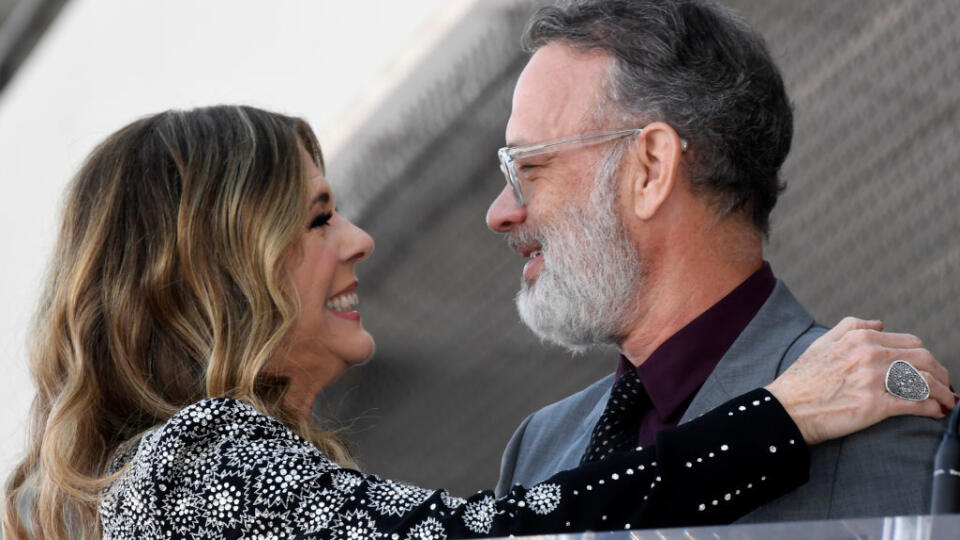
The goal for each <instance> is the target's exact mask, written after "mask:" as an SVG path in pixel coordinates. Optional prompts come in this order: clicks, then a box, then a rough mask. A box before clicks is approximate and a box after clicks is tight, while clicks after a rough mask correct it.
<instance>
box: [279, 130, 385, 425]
mask: <svg viewBox="0 0 960 540" xmlns="http://www.w3.org/2000/svg"><path fill="white" fill-rule="evenodd" d="M301 155H302V157H303V161H304V164H305V167H306V168H305V171H306V174H307V178H308V179H309V185H310V200H311V206H310V213H309V218H308V221H307V222H306V223H304V224H303V231H304V232H303V237H302V240H301V244H300V250H299V252H298V253H295V255H294V260H293V261H292V265H293V267H292V277H293V283H294V287H295V288H296V292H297V295H298V296H299V298H300V316H299V319H298V320H297V323H296V326H295V327H294V329H293V332H292V336H291V340H290V349H289V352H288V355H287V357H286V361H285V362H284V365H283V366H280V371H281V373H282V374H283V375H286V376H287V377H289V378H290V387H289V389H288V394H287V395H288V398H289V399H290V400H291V401H292V402H294V403H295V404H297V405H298V406H299V407H306V408H309V405H310V404H312V403H313V398H314V397H315V396H316V394H317V393H318V392H319V391H320V390H322V389H323V388H324V387H325V386H326V385H328V384H329V383H331V382H333V380H334V379H336V378H337V377H339V376H340V374H341V373H343V371H344V370H345V369H346V368H348V367H349V366H351V365H354V364H359V363H361V362H363V361H365V360H367V359H368V358H370V356H371V355H372V354H373V338H372V337H371V336H370V334H369V333H367V331H366V330H364V329H363V325H362V323H361V319H360V312H359V311H358V310H357V304H358V297H357V286H358V282H357V277H356V273H355V271H354V270H355V266H356V264H357V263H358V262H360V261H362V260H363V259H365V258H367V256H369V255H370V253H371V252H372V251H373V239H372V238H370V235H368V234H367V233H366V232H364V231H363V230H362V229H360V228H358V227H357V226H356V225H354V224H353V223H350V222H349V221H347V220H346V219H345V218H343V217H342V216H340V215H339V214H338V213H337V211H336V208H335V207H334V202H333V192H332V191H331V190H330V184H328V183H327V180H326V178H325V177H324V176H323V172H322V171H321V170H320V169H319V167H317V165H316V164H315V163H314V162H313V160H312V159H310V157H309V155H308V154H307V153H306V151H303V150H302V149H301Z"/></svg>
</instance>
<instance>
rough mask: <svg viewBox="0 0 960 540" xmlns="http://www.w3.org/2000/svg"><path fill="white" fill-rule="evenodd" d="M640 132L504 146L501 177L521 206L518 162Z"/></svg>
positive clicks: (683, 143)
mask: <svg viewBox="0 0 960 540" xmlns="http://www.w3.org/2000/svg"><path fill="white" fill-rule="evenodd" d="M641 131H643V128H631V129H619V130H616V131H600V132H597V133H588V134H586V135H581V136H579V137H574V138H572V139H564V140H562V141H550V142H545V143H539V144H533V145H530V146H505V147H503V148H501V149H500V150H497V157H498V158H499V159H500V170H501V171H502V172H503V176H504V177H506V179H507V184H508V185H509V186H510V187H511V188H512V189H513V196H514V197H515V198H516V199H517V204H519V205H520V206H523V205H524V202H523V191H521V189H520V174H519V173H518V171H517V162H518V161H521V160H524V159H527V158H531V157H534V156H540V155H543V154H552V153H554V152H561V151H563V150H573V149H575V148H583V147H585V146H593V145H595V144H602V143H605V142H609V141H612V140H616V139H622V138H624V137H630V136H635V135H638V134H640V132H641ZM680 149H681V151H684V152H686V151H687V141H685V140H683V139H680Z"/></svg>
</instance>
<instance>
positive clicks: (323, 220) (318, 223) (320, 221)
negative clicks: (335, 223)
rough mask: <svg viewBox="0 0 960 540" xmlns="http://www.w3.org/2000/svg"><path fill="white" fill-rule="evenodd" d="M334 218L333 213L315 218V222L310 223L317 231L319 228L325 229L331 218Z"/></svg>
mask: <svg viewBox="0 0 960 540" xmlns="http://www.w3.org/2000/svg"><path fill="white" fill-rule="evenodd" d="M332 217H333V212H327V213H325V214H320V215H318V216H317V217H315V218H313V221H311V222H310V228H311V229H316V228H318V227H325V226H327V225H329V224H330V218H332Z"/></svg>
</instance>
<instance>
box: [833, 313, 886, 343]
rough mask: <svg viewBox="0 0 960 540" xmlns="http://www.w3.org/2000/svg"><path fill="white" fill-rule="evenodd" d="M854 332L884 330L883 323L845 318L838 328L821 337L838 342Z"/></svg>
mask: <svg viewBox="0 0 960 540" xmlns="http://www.w3.org/2000/svg"><path fill="white" fill-rule="evenodd" d="M854 330H874V331H881V330H883V321H872V320H866V319H858V318H856V317H844V318H843V319H842V320H841V321H840V322H838V323H837V325H836V326H834V327H833V328H831V329H830V330H828V331H827V333H826V334H824V335H823V336H821V337H826V338H827V339H828V340H830V341H838V340H840V338H842V337H843V336H845V335H846V334H848V333H849V332H852V331H854Z"/></svg>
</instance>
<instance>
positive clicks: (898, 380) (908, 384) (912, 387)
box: [883, 360, 930, 401]
mask: <svg viewBox="0 0 960 540" xmlns="http://www.w3.org/2000/svg"><path fill="white" fill-rule="evenodd" d="M883 386H885V387H886V389H887V392H890V393H891V394H892V395H894V396H896V397H898V398H900V399H906V400H907V401H923V400H925V399H927V398H928V397H930V385H929V384H927V381H926V380H924V378H923V375H921V374H920V372H919V371H917V368H915V367H913V365H912V364H910V362H907V361H904V360H897V361H895V362H894V363H892V364H890V367H888V368H887V376H886V377H884V379H883Z"/></svg>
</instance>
